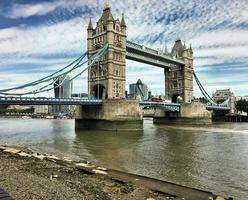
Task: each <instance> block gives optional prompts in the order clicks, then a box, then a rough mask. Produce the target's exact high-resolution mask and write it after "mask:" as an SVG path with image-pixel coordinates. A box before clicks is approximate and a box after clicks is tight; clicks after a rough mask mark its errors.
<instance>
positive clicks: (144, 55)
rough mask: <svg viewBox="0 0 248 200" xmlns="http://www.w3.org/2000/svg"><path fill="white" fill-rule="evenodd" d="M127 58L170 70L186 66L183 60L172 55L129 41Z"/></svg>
mask: <svg viewBox="0 0 248 200" xmlns="http://www.w3.org/2000/svg"><path fill="white" fill-rule="evenodd" d="M126 51H127V52H126V58H127V59H129V60H134V61H138V62H142V63H146V64H150V65H155V66H158V67H163V68H170V67H173V65H185V63H184V61H183V60H182V59H177V58H173V57H172V56H171V55H170V54H165V53H161V52H160V51H158V50H154V49H151V48H148V47H145V46H143V45H139V44H136V43H133V42H130V41H127V46H126Z"/></svg>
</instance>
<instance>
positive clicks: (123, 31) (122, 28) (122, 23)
mask: <svg viewBox="0 0 248 200" xmlns="http://www.w3.org/2000/svg"><path fill="white" fill-rule="evenodd" d="M126 29H127V26H126V22H125V19H124V14H123V13H122V18H121V32H122V33H123V34H126Z"/></svg>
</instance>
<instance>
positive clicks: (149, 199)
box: [146, 197, 155, 200]
mask: <svg viewBox="0 0 248 200" xmlns="http://www.w3.org/2000/svg"><path fill="white" fill-rule="evenodd" d="M146 200H155V199H154V198H152V197H149V198H147V199H146Z"/></svg>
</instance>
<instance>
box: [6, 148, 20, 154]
mask: <svg viewBox="0 0 248 200" xmlns="http://www.w3.org/2000/svg"><path fill="white" fill-rule="evenodd" d="M3 151H4V152H8V153H19V152H20V151H21V150H20V149H15V148H11V147H7V148H5V149H4V150H3Z"/></svg>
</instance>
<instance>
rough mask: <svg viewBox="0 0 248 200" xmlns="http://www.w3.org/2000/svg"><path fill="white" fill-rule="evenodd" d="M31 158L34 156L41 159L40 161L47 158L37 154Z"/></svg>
mask: <svg viewBox="0 0 248 200" xmlns="http://www.w3.org/2000/svg"><path fill="white" fill-rule="evenodd" d="M31 156H33V157H34V158H38V159H40V160H43V159H44V158H45V156H44V155H41V154H40V155H38V154H37V153H33V154H32V155H31Z"/></svg>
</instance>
